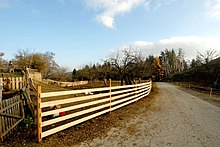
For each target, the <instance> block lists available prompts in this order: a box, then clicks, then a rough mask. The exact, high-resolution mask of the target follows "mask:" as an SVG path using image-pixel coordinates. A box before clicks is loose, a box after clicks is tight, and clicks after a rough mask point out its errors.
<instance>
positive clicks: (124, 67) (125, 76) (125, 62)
mask: <svg viewBox="0 0 220 147" xmlns="http://www.w3.org/2000/svg"><path fill="white" fill-rule="evenodd" d="M140 61H141V54H140V51H138V50H134V49H132V48H128V49H124V50H122V51H118V52H116V53H115V54H112V55H111V56H110V58H109V63H110V65H111V70H116V71H117V74H118V77H119V78H120V80H121V85H123V81H125V84H131V83H132V81H133V78H134V76H136V75H137V72H136V71H137V69H138V66H137V65H138V63H141V62H140ZM135 72H136V73H135Z"/></svg>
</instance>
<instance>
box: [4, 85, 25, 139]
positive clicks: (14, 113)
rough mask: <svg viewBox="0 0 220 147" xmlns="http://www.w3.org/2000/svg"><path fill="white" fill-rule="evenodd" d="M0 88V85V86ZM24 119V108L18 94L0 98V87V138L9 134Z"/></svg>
mask: <svg viewBox="0 0 220 147" xmlns="http://www.w3.org/2000/svg"><path fill="white" fill-rule="evenodd" d="M0 88H1V87H0ZM23 119H24V109H23V104H22V99H21V96H20V95H16V96H14V97H12V98H9V99H6V100H2V89H0V138H1V140H2V141H3V139H4V138H5V137H7V135H10V134H11V133H12V132H13V131H14V130H15V129H16V126H17V125H18V124H19V122H21V121H22V120H23Z"/></svg>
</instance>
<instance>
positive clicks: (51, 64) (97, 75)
mask: <svg viewBox="0 0 220 147" xmlns="http://www.w3.org/2000/svg"><path fill="white" fill-rule="evenodd" d="M3 57H4V53H0V67H6V66H7V64H8V63H9V61H6V60H4V59H3ZM217 57H218V56H217V53H216V51H214V50H209V51H207V52H206V53H205V54H201V53H199V52H198V54H197V56H196V58H194V59H192V61H191V62H189V61H188V62H187V61H186V59H185V57H184V51H183V49H181V48H179V49H165V50H164V51H161V53H160V55H159V56H154V55H149V56H147V57H145V56H143V55H142V53H141V51H140V50H137V49H133V48H131V47H130V48H126V49H123V50H118V51H117V52H114V53H111V55H110V56H109V57H108V58H106V59H104V60H103V61H102V62H100V63H95V64H88V65H85V66H83V67H82V68H80V69H76V68H74V69H73V70H72V72H69V71H68V70H67V69H66V68H64V67H60V66H59V65H58V64H57V63H56V62H55V59H54V58H55V54H54V53H53V52H45V53H33V52H31V51H30V50H28V49H26V50H18V51H17V52H16V53H15V55H14V58H13V59H12V60H11V61H12V63H13V65H14V67H15V68H25V67H29V68H34V69H38V70H39V71H40V72H41V73H42V77H43V78H44V79H47V78H49V79H53V80H57V81H80V80H88V81H93V80H101V81H103V82H104V83H105V84H107V83H106V81H107V80H108V79H110V78H111V79H112V80H118V81H120V82H121V85H124V84H126V85H128V84H133V83H135V82H136V81H138V80H144V79H148V78H149V77H151V78H153V79H155V80H161V79H163V78H164V77H169V76H170V75H173V74H175V73H181V72H183V71H185V70H187V69H189V68H195V67H199V66H204V67H206V69H207V70H209V71H210V74H212V72H213V69H212V68H210V66H208V65H209V64H208V63H209V62H210V61H211V60H213V59H215V58H217Z"/></svg>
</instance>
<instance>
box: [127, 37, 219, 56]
mask: <svg viewBox="0 0 220 147" xmlns="http://www.w3.org/2000/svg"><path fill="white" fill-rule="evenodd" d="M131 46H132V47H133V48H138V49H142V51H143V54H144V55H145V56H147V55H151V54H153V55H159V54H160V52H161V51H163V50H165V49H172V48H173V49H178V48H182V49H183V50H184V52H185V57H186V58H188V59H192V58H194V57H195V56H196V55H197V51H199V52H201V53H204V52H205V51H206V50H210V49H212V50H217V51H218V52H219V53H220V38H211V37H210V38H208V37H198V36H177V37H171V38H167V39H161V40H158V41H155V42H149V41H143V40H142V41H135V42H133V43H132V44H131ZM125 47H129V46H128V45H127V46H123V48H125Z"/></svg>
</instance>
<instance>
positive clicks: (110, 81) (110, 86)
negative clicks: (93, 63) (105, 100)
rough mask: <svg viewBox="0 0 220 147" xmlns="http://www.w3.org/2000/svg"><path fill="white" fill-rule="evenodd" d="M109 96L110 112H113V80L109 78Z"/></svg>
mask: <svg viewBox="0 0 220 147" xmlns="http://www.w3.org/2000/svg"><path fill="white" fill-rule="evenodd" d="M109 98H110V108H109V109H110V113H111V112H112V110H111V109H112V80H111V79H109Z"/></svg>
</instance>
